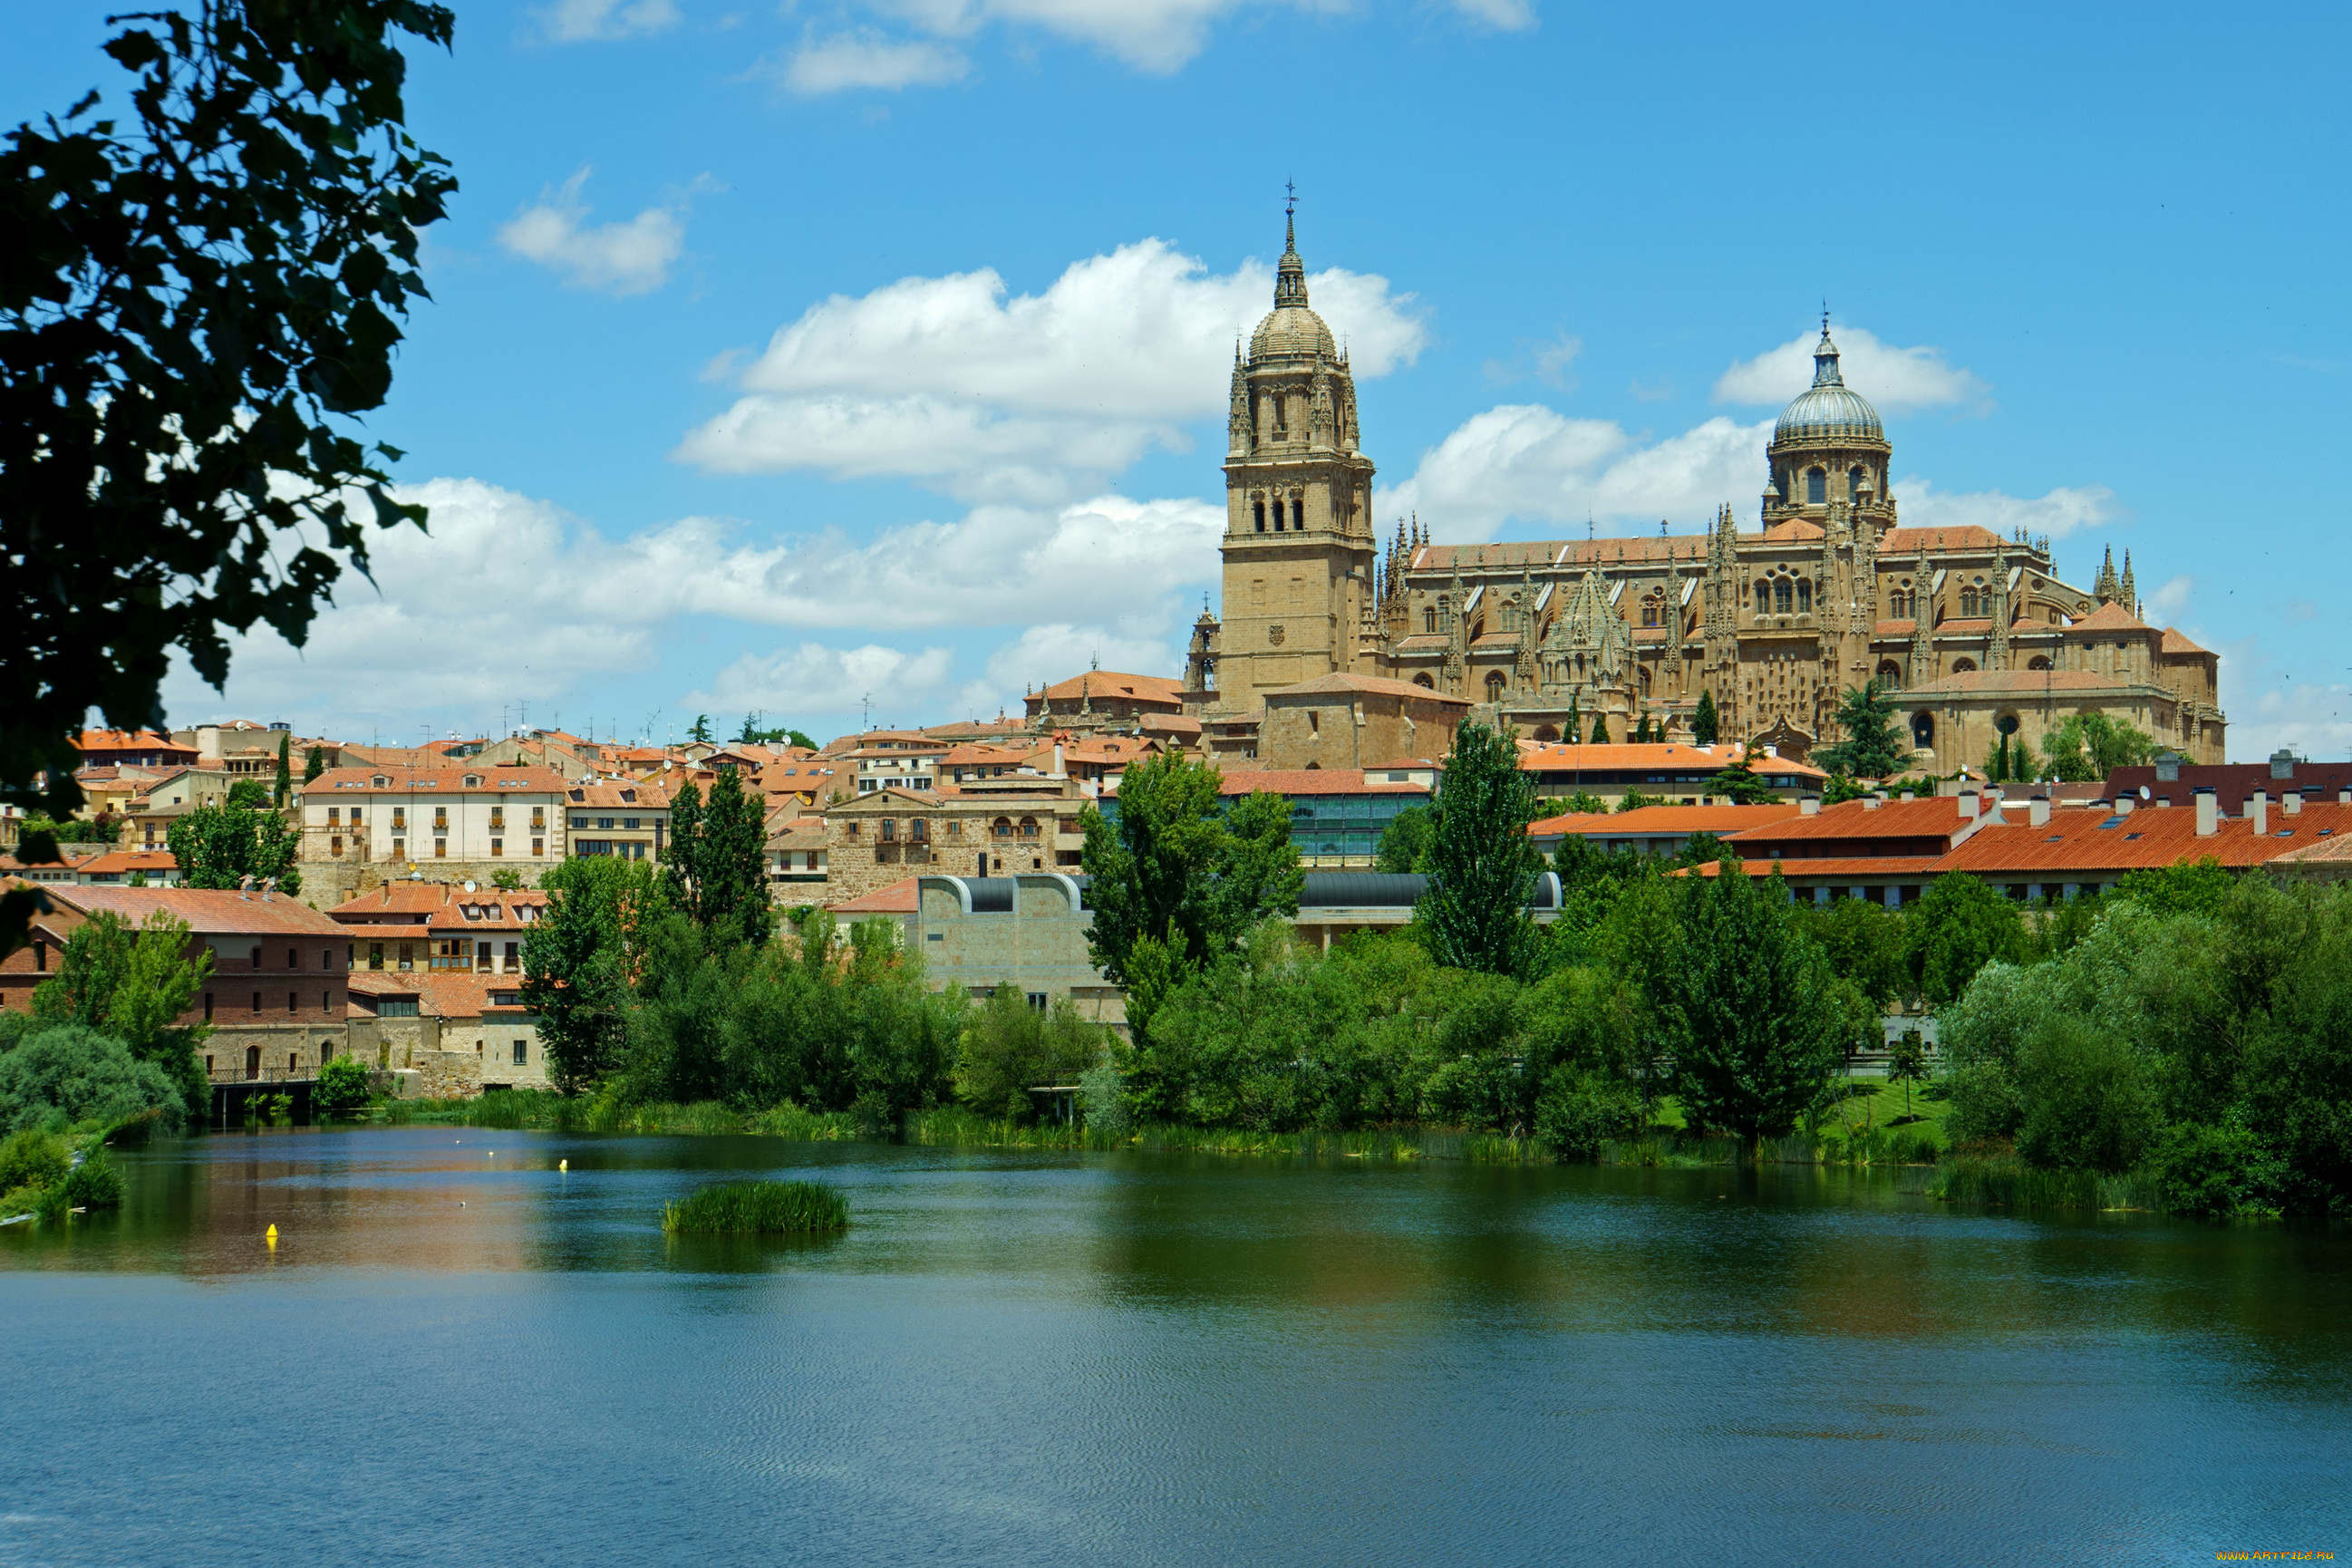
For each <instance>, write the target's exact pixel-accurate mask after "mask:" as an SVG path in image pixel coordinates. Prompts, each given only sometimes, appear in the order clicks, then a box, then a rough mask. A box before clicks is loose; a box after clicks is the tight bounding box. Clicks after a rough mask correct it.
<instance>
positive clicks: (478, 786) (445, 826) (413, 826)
mask: <svg viewBox="0 0 2352 1568" xmlns="http://www.w3.org/2000/svg"><path fill="white" fill-rule="evenodd" d="M571 788H572V786H571V784H570V782H569V781H568V780H566V779H565V778H564V777H563V776H562V774H560V773H555V772H553V771H551V770H550V769H547V768H542V767H531V766H520V767H518V766H507V767H482V766H474V765H468V764H466V763H435V764H433V765H431V766H422V767H388V766H387V767H364V768H330V769H329V770H327V771H326V772H325V773H320V775H319V776H318V777H317V778H316V779H313V780H312V781H311V782H310V783H309V784H302V785H299V786H298V787H297V789H296V790H295V793H294V799H293V809H294V811H295V820H296V823H297V825H298V826H299V828H300V830H301V848H300V864H301V868H302V890H303V896H304V897H305V898H307V899H310V900H313V901H315V902H316V903H318V904H319V905H320V907H321V908H328V907H331V906H333V905H336V904H340V903H341V902H342V901H343V900H346V899H349V898H351V897H352V895H354V894H356V893H360V892H363V891H365V890H366V889H370V888H373V887H375V886H377V885H378V884H379V883H382V882H384V881H388V880H394V879H399V878H401V877H404V876H406V875H409V874H410V873H412V872H415V871H429V874H430V875H432V876H433V877H435V878H436V879H442V880H446V881H452V882H455V881H474V882H481V883H488V882H489V881H490V880H491V879H493V877H494V876H495V875H496V874H497V873H498V872H499V871H512V872H514V873H515V874H516V875H518V876H519V877H520V878H521V879H522V880H523V882H524V884H525V885H526V886H530V885H533V884H535V883H536V882H537V881H538V880H539V876H540V873H541V871H543V870H545V869H546V868H548V867H549V866H551V865H554V864H556V863H557V862H558V861H560V860H562V858H564V855H565V852H566V843H567V840H566V837H565V815H566V807H567V806H568V805H570V804H571V793H570V792H571Z"/></svg>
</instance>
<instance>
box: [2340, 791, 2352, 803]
mask: <svg viewBox="0 0 2352 1568" xmlns="http://www.w3.org/2000/svg"><path fill="white" fill-rule="evenodd" d="M2336 805H2352V789H2339V790H2337V791H2336Z"/></svg>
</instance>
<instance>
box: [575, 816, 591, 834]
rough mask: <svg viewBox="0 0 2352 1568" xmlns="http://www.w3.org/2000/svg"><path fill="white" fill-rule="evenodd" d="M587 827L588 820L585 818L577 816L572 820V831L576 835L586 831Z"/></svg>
mask: <svg viewBox="0 0 2352 1568" xmlns="http://www.w3.org/2000/svg"><path fill="white" fill-rule="evenodd" d="M587 826H588V819H587V818H586V817H584V816H575V817H573V818H572V831H573V832H574V833H579V832H582V831H584V830H585V829H586V827H587Z"/></svg>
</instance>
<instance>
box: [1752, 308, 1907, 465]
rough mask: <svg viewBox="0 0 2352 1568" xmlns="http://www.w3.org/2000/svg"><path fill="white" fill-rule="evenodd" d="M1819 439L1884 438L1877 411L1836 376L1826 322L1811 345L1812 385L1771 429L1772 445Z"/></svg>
mask: <svg viewBox="0 0 2352 1568" xmlns="http://www.w3.org/2000/svg"><path fill="white" fill-rule="evenodd" d="M1791 437H1796V438H1804V437H1816V438H1817V437H1860V438H1863V439H1865V440H1871V441H1883V440H1885V438H1886V432H1885V428H1884V426H1881V425H1880V424H1879V423H1878V410H1877V409H1875V408H1873V407H1872V406H1871V405H1870V403H1869V400H1868V399H1866V398H1864V396H1863V395H1861V394H1860V393H1858V392H1854V391H1853V390H1852V389H1850V388H1849V387H1848V386H1847V385H1846V384H1845V378H1844V377H1843V375H1841V374H1839V373H1838V351H1837V344H1835V343H1833V342H1830V329H1829V325H1828V323H1827V322H1823V323H1822V341H1821V342H1818V343H1816V344H1814V345H1813V384H1812V385H1811V386H1809V387H1807V388H1806V389H1805V390H1804V391H1803V392H1801V393H1799V394H1798V395H1797V398H1796V401H1795V402H1793V403H1791V404H1790V405H1789V406H1788V407H1786V408H1783V409H1782V410H1780V423H1778V424H1776V425H1774V426H1772V439H1774V440H1775V441H1785V440H1788V439H1790V438H1791Z"/></svg>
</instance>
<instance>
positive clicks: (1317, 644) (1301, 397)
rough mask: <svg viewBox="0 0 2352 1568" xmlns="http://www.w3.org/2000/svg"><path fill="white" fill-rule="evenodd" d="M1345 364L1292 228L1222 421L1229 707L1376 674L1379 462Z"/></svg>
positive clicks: (1224, 668)
mask: <svg viewBox="0 0 2352 1568" xmlns="http://www.w3.org/2000/svg"><path fill="white" fill-rule="evenodd" d="M1356 441H1357V427H1356V382H1355V377H1354V376H1352V375H1351V374H1349V370H1348V356H1347V355H1346V354H1345V353H1342V352H1341V351H1340V349H1339V345H1338V343H1336V342H1333V340H1332V337H1331V329H1330V328H1328V327H1327V326H1325V325H1324V324H1323V318H1322V317H1320V316H1318V315H1317V314H1316V313H1315V312H1314V311H1313V310H1311V309H1309V308H1308V306H1307V268H1306V264H1305V263H1304V262H1302V261H1300V260H1299V258H1298V243H1297V219H1296V217H1295V216H1292V217H1291V218H1290V220H1289V224H1288V228H1287V233H1286V243H1285V245H1284V247H1283V252H1282V264H1281V266H1280V268H1278V269H1277V270H1276V274H1275V280H1274V309H1273V310H1271V311H1269V312H1268V313H1267V314H1266V317H1265V320H1264V321H1260V322H1259V323H1258V324H1257V330H1256V331H1255V332H1252V333H1251V334H1250V340H1249V350H1248V353H1247V354H1246V355H1244V353H1242V351H1241V349H1240V347H1239V346H1238V345H1236V347H1235V349H1234V377H1233V406H1232V413H1231V417H1230V418H1229V420H1228V422H1227V442H1226V458H1225V539H1224V546H1223V555H1224V604H1223V611H1224V614H1223V618H1222V620H1221V622H1220V623H1219V626H1218V637H1217V642H1218V648H1217V655H1216V658H1217V671H1218V680H1217V689H1218V692H1219V695H1220V698H1221V702H1220V707H1221V708H1223V709H1229V710H1247V709H1250V708H1254V707H1255V706H1256V705H1257V702H1258V700H1259V698H1260V697H1261V696H1262V695H1263V694H1264V693H1265V691H1267V690H1269V689H1274V688H1276V687H1283V686H1293V685H1296V684H1297V683H1298V682H1299V681H1302V680H1312V679H1315V678H1316V677H1318V676H1322V675H1330V674H1333V673H1336V672H1341V671H1348V672H1354V673H1360V674H1366V673H1371V671H1370V668H1369V660H1368V659H1367V657H1366V655H1365V653H1364V650H1363V648H1362V646H1361V642H1362V629H1363V626H1364V625H1365V623H1366V618H1367V617H1368V616H1370V613H1371V611H1372V608H1373V593H1374V588H1375V583H1374V572H1375V570H1376V567H1377V564H1378V561H1379V555H1380V548H1379V543H1378V542H1377V541H1376V540H1375V539H1374V538H1373V537H1372V523H1371V510H1372V461H1371V459H1370V458H1367V457H1365V456H1364V454H1363V453H1362V452H1361V451H1360V450H1359V449H1358V447H1357V444H1356Z"/></svg>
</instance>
